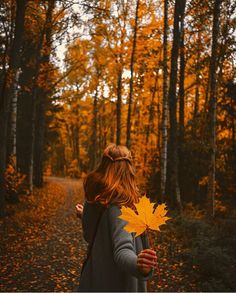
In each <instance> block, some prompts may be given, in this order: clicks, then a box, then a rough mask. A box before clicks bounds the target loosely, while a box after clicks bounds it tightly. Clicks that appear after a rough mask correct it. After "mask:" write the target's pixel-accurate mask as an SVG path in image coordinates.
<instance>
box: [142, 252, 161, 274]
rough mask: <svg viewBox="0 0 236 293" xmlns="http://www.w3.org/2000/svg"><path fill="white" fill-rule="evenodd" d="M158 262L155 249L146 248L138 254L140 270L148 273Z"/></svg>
mask: <svg viewBox="0 0 236 293" xmlns="http://www.w3.org/2000/svg"><path fill="white" fill-rule="evenodd" d="M156 264H157V256H156V251H155V250H153V249H144V250H142V251H141V252H140V253H139V254H138V259H137V265H138V269H139V271H140V272H141V273H142V274H144V275H147V274H148V273H150V271H151V269H152V268H155V267H156Z"/></svg>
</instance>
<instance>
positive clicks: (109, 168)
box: [84, 144, 140, 207]
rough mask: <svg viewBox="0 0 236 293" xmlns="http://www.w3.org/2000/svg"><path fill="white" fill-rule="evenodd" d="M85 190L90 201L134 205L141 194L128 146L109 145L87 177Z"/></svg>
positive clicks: (104, 203)
mask: <svg viewBox="0 0 236 293" xmlns="http://www.w3.org/2000/svg"><path fill="white" fill-rule="evenodd" d="M84 190H85V198H86V200H87V201H88V202H90V203H100V204H103V205H108V204H115V205H118V206H122V205H124V206H128V207H134V203H137V202H138V198H139V196H140V194H139V190H138V188H137V185H136V181H135V173H134V168H133V165H132V157H131V153H130V151H129V150H128V149H127V147H125V146H121V145H115V144H111V145H109V146H108V147H107V148H106V149H105V151H104V153H103V156H102V160H101V162H100V164H99V165H98V167H97V168H96V169H95V170H94V171H92V172H91V173H89V174H88V176H87V177H86V178H85V181H84Z"/></svg>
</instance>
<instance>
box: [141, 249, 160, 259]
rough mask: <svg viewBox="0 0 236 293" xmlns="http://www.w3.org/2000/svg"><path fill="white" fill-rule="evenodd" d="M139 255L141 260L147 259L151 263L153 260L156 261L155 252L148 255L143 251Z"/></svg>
mask: <svg viewBox="0 0 236 293" xmlns="http://www.w3.org/2000/svg"><path fill="white" fill-rule="evenodd" d="M139 255H140V257H142V258H145V259H148V260H151V261H153V260H155V261H157V256H156V252H155V254H149V253H147V252H146V250H143V251H141V252H140V254H139Z"/></svg>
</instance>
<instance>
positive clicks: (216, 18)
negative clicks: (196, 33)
mask: <svg viewBox="0 0 236 293" xmlns="http://www.w3.org/2000/svg"><path fill="white" fill-rule="evenodd" d="M221 1H222V0H215V2H214V10H213V25H212V46H211V59H210V101H209V103H210V105H209V106H210V107H209V118H210V124H209V128H210V137H209V143H210V165H209V171H208V190H207V202H208V212H209V215H210V216H212V217H214V215H215V172H216V171H215V161H216V104H217V97H216V92H217V80H216V79H217V77H216V72H217V56H218V54H217V52H218V42H217V41H218V35H219V27H220V5H221Z"/></svg>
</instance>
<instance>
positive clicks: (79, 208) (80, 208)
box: [75, 203, 84, 219]
mask: <svg viewBox="0 0 236 293" xmlns="http://www.w3.org/2000/svg"><path fill="white" fill-rule="evenodd" d="M75 207H76V215H77V217H78V218H80V219H81V218H82V216H83V211H84V206H83V205H82V204H80V203H78V204H77V205H76V206H75Z"/></svg>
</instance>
